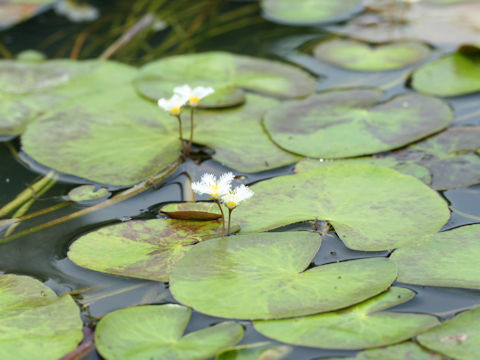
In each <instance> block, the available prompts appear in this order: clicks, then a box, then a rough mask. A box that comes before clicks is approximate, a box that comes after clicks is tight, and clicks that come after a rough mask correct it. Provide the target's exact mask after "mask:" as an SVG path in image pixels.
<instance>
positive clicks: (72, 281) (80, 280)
mask: <svg viewBox="0 0 480 360" xmlns="http://www.w3.org/2000/svg"><path fill="white" fill-rule="evenodd" d="M91 3H92V4H93V5H95V6H97V7H98V8H99V9H100V13H101V14H102V17H101V18H100V19H103V20H102V21H100V22H99V25H90V24H89V23H79V24H75V23H71V22H69V21H68V20H67V19H65V18H63V17H61V16H58V15H56V14H55V13H54V11H47V12H45V13H43V14H41V15H39V16H37V17H35V18H33V19H31V20H29V21H27V22H24V23H22V24H19V25H17V26H15V27H13V28H11V29H8V30H5V31H3V32H2V33H0V42H1V43H2V44H3V45H4V46H5V48H7V49H8V51H9V52H11V53H12V54H17V53H19V52H21V51H23V50H26V49H35V50H39V51H41V52H44V53H45V54H46V55H47V56H48V57H49V58H50V57H68V56H69V53H70V50H71V48H72V44H74V43H75V39H78V38H77V37H78V35H79V34H81V33H82V31H85V29H90V30H89V31H91V33H90V34H89V35H88V38H87V39H88V40H87V42H86V43H85V45H84V47H83V50H82V51H81V52H80V58H82V59H83V58H95V57H96V56H98V55H99V54H101V53H102V52H103V50H104V49H105V48H106V47H107V46H109V45H110V44H111V43H112V42H113V41H114V40H115V38H117V37H118V36H119V35H121V33H122V32H124V31H125V29H126V28H128V26H126V25H125V24H130V26H131V25H133V23H134V22H135V20H138V19H139V18H140V16H141V15H142V14H141V10H142V6H141V5H140V3H142V4H143V3H144V2H140V1H139V2H138V3H139V5H137V10H136V11H132V12H131V14H130V15H128V13H127V12H128V11H129V7H130V6H131V5H130V3H131V2H130V1H97V2H93V1H92V2H91ZM145 3H146V2H145ZM158 3H159V5H158V8H159V9H161V8H162V6H161V5H160V3H166V2H162V1H159V2H158ZM178 3H179V5H178V9H180V8H181V9H182V10H181V11H180V10H177V12H178V14H177V16H178V17H177V18H175V17H173V15H171V14H169V15H168V16H169V19H174V20H175V21H178V22H177V23H172V28H167V29H166V30H163V31H159V32H158V33H156V34H153V35H151V36H150V38H149V39H147V40H146V39H143V38H142V37H141V36H140V37H139V38H138V39H135V40H133V41H132V42H131V43H130V44H128V45H127V46H126V47H125V48H124V49H122V50H120V51H119V52H118V53H117V54H116V55H115V56H114V59H115V60H118V61H121V62H125V63H128V64H131V65H141V64H143V63H145V62H147V61H149V60H151V59H153V58H157V57H160V56H165V55H171V54H181V53H188V52H202V51H211V50H222V51H231V52H235V53H240V54H248V55H252V56H258V57H266V58H271V59H281V60H283V61H288V62H291V63H293V64H297V65H299V66H302V67H304V68H305V69H307V70H308V71H309V72H310V73H312V74H314V75H315V76H317V89H318V90H326V89H332V88H336V87H353V86H378V87H381V88H382V89H383V90H385V93H384V94H383V95H382V99H388V98H390V97H392V96H395V95H399V94H402V93H408V92H411V91H412V90H411V89H410V88H409V87H408V84H407V83H406V81H405V80H406V78H407V76H408V74H410V73H411V71H412V70H413V69H414V68H416V67H417V66H418V64H415V65H412V66H410V67H407V68H403V69H401V70H393V71H387V72H356V71H350V70H344V69H340V68H338V67H335V66H333V65H328V64H327V63H324V62H320V61H318V60H316V59H315V58H314V57H313V56H312V54H311V49H312V46H313V44H315V43H316V42H318V41H319V40H320V39H323V38H326V37H327V36H328V33H327V30H326V29H325V28H324V27H310V26H295V27H293V26H287V25H278V24H275V23H272V22H269V21H267V20H265V19H263V18H262V17H261V16H260V12H259V9H258V4H257V3H256V2H252V1H214V0H211V1H210V5H209V6H211V8H212V9H211V11H212V12H213V13H214V15H211V14H209V13H208V11H207V9H206V8H205V7H204V6H203V5H200V3H202V4H203V3H206V2H203V1H200V2H198V4H197V5H194V4H192V3H193V2H187V1H179V2H178ZM207 3H208V2H207ZM164 6H167V5H164ZM195 6H197V7H198V8H197V9H195ZM144 7H148V6H146V5H144ZM174 10H175V9H174ZM171 11H173V10H171ZM158 13H159V14H161V11H160V10H159V11H158ZM203 13H205V17H206V18H205V19H206V20H205V19H203V18H200V20H199V21H200V22H201V21H204V22H205V24H201V25H199V29H193V30H191V31H192V32H191V33H190V34H185V37H184V38H182V37H181V35H178V33H177V38H175V37H172V35H171V34H172V33H175V32H177V31H180V30H178V28H177V27H180V28H184V29H187V30H188V28H187V27H186V26H185V22H186V21H187V19H190V20H191V19H192V14H203ZM182 14H185V15H184V17H185V18H183V19H182ZM214 17H217V18H218V19H220V20H218V21H215V20H212V18H214ZM194 18H196V17H194ZM174 20H171V21H172V22H173V21H174ZM91 24H97V23H96V22H95V23H91ZM89 27H90V28H89ZM105 29H108V31H105ZM452 49H454V46H451V45H442V46H438V47H437V48H435V49H434V50H433V54H432V55H431V57H430V58H429V59H428V61H430V60H432V59H433V58H438V57H440V56H441V55H443V54H445V53H447V52H450V51H452ZM426 61H427V60H425V61H424V62H426ZM446 101H447V102H448V103H449V104H450V105H451V106H452V107H453V109H454V111H455V116H456V121H455V122H454V123H453V124H452V126H464V125H474V126H480V94H479V93H477V94H472V95H465V96H458V97H454V98H448V99H447V100H446ZM6 139H7V138H5V140H6ZM208 153H209V151H208V150H205V151H203V153H202V154H198V155H196V156H197V159H202V161H192V160H187V161H186V162H185V163H183V164H182V165H181V166H180V167H179V168H178V169H177V170H176V171H175V173H174V174H173V175H171V176H170V177H169V178H168V179H166V180H165V181H164V182H162V183H161V184H160V185H159V186H157V187H155V188H152V189H149V190H147V191H145V192H143V193H142V194H140V195H138V196H135V197H133V198H130V199H128V200H126V201H123V202H120V203H118V204H115V205H113V206H110V207H106V208H104V209H101V210H98V211H96V212H93V213H90V214H88V215H85V216H82V217H78V218H75V219H73V220H70V221H67V222H64V223H62V224H59V225H56V226H52V227H49V228H47V229H44V230H41V231H37V232H34V233H32V234H29V235H25V236H22V237H20V238H18V239H15V240H13V241H10V242H7V243H3V244H0V271H1V272H2V273H13V274H25V275H29V276H32V277H35V278H37V279H39V280H41V281H43V282H44V283H45V284H46V285H47V286H49V287H50V288H52V289H53V290H54V291H55V292H56V293H57V294H65V293H68V292H72V293H73V294H75V297H76V300H77V301H78V303H79V304H81V305H82V317H83V320H84V322H85V323H86V324H89V325H94V324H95V323H96V322H97V321H98V319H99V318H100V317H102V316H103V315H105V314H107V313H109V312H112V311H113V310H116V309H120V308H124V307H127V306H130V305H137V304H147V303H155V304H163V303H174V302H175V299H174V298H173V297H172V295H171V294H170V292H169V289H168V285H167V284H164V283H159V282H153V281H145V280H137V279H132V278H127V277H120V276H113V275H108V274H103V273H100V272H95V271H90V270H87V269H84V268H81V267H78V266H77V265H75V264H74V263H72V262H71V261H70V260H69V259H68V258H67V257H66V253H67V250H68V248H69V246H70V244H71V243H72V242H73V241H74V240H75V239H77V238H78V237H79V236H81V235H82V234H85V233H87V232H89V231H91V230H93V229H97V228H99V227H102V226H105V225H107V224H115V223H120V222H125V221H128V220H130V219H150V218H155V217H158V216H159V215H158V210H159V209H160V208H161V207H162V206H163V205H164V204H167V203H170V202H180V201H185V200H190V196H191V195H190V192H189V177H188V176H187V175H186V174H189V176H190V177H191V178H193V179H199V177H200V176H201V174H203V173H204V172H207V171H210V172H214V173H215V174H221V173H222V172H224V171H226V170H228V168H226V167H225V166H223V165H221V164H219V163H218V162H216V161H214V160H212V159H208ZM293 169H294V164H292V165H288V166H284V167H281V168H278V169H274V170H268V171H265V172H260V173H254V174H249V173H242V172H238V171H235V174H236V175H238V176H240V177H241V182H242V183H245V184H253V183H256V182H259V181H262V180H265V179H269V178H272V177H276V176H280V175H286V174H292V173H293V172H294V171H293ZM46 172H48V169H47V168H46V167H44V166H42V165H40V164H38V163H36V162H35V161H34V160H33V159H31V158H29V157H28V155H26V154H24V153H23V152H22V150H21V148H20V142H19V140H18V139H17V138H15V139H12V140H10V141H8V142H5V143H4V144H2V145H0V184H1V189H2V191H1V192H0V204H5V203H7V202H8V201H10V200H11V199H12V198H13V197H14V196H15V195H16V194H18V193H20V192H21V191H23V190H24V189H25V188H26V187H27V186H28V185H29V184H32V183H33V182H34V181H35V180H37V179H38V177H39V174H45V173H46ZM79 183H80V184H81V183H89V182H85V181H84V180H82V179H80V178H76V177H73V176H69V175H60V179H59V181H58V182H57V183H56V185H55V186H54V187H52V188H51V189H50V190H49V191H48V192H47V193H46V194H44V195H43V196H42V198H41V199H39V200H37V201H36V202H35V203H34V205H33V206H32V207H31V209H30V211H29V212H30V213H31V212H34V211H37V210H40V209H44V208H48V207H50V206H53V205H55V204H60V203H63V202H64V201H65V196H66V194H67V193H68V191H69V190H71V189H72V188H74V187H75V186H77V184H79ZM110 190H111V191H118V190H119V189H118V188H115V187H111V188H110ZM440 194H441V195H442V196H443V197H444V198H445V200H446V201H447V202H448V204H449V207H450V209H451V211H452V214H451V218H450V220H449V221H448V223H447V224H446V225H445V226H444V229H443V230H446V229H453V228H456V227H459V226H461V225H465V224H475V223H480V185H473V186H470V187H466V188H458V189H452V190H446V191H441V192H440ZM88 205H91V204H88ZM88 205H82V204H70V205H68V206H66V207H63V208H61V209H59V210H57V211H55V212H52V213H49V214H46V215H43V216H39V217H36V218H34V219H31V220H28V221H25V222H22V224H21V225H20V226H19V227H18V228H17V229H16V231H15V233H19V232H21V231H23V230H26V229H31V228H32V227H35V226H36V225H40V224H44V223H46V222H48V221H51V220H54V219H57V218H60V217H62V216H66V215H68V214H72V213H75V212H77V211H79V210H81V209H83V208H85V207H86V206H88ZM320 220H322V219H320ZM399 221H402V219H399ZM3 230H5V229H3ZM293 230H307V231H312V230H313V222H302V223H297V224H294V225H289V226H286V227H284V228H280V229H276V230H275V231H293ZM378 256H389V252H386V251H381V252H365V251H354V250H350V249H348V248H346V247H345V245H343V243H342V241H341V240H340V239H339V238H338V237H337V236H336V234H334V233H327V234H324V236H323V243H322V246H321V249H320V251H319V253H318V254H317V255H316V256H315V258H314V260H313V263H314V264H315V265H320V264H327V263H333V262H337V261H342V260H347V259H360V258H368V257H378ZM396 285H400V286H402V287H406V288H409V289H412V290H414V291H415V292H416V296H415V297H414V298H413V299H412V300H411V301H409V302H406V303H404V304H402V305H399V306H397V307H395V308H393V309H392V311H397V312H409V313H410V312H413V313H427V314H434V315H437V316H439V317H440V318H441V319H445V318H449V317H451V316H453V315H455V314H456V313H457V312H458V311H460V310H464V309H468V308H471V307H474V306H477V305H480V291H479V290H467V289H455V288H441V287H429V286H414V285H408V284H401V283H396ZM220 321H221V319H220V318H215V317H210V316H207V315H203V314H201V313H198V312H193V315H192V318H191V321H190V323H189V325H188V327H187V332H191V331H195V330H197V329H202V328H205V327H208V326H210V325H212V324H214V323H217V322H220ZM241 323H242V324H243V325H244V326H245V327H246V333H245V336H244V338H243V340H242V341H241V344H249V343H253V342H259V341H265V340H268V339H267V338H266V337H264V336H263V335H261V334H260V333H258V332H257V331H256V330H255V329H254V328H253V326H252V325H251V324H250V323H249V322H247V321H242V322H241ZM355 353H356V352H355V351H346V350H345V351H343V350H338V351H333V350H320V349H313V348H308V347H301V346H295V347H293V352H292V353H290V354H289V355H288V356H287V357H286V358H287V359H292V360H294V359H295V360H303V359H305V360H307V359H308V360H310V359H321V358H326V357H329V356H353V355H354V354H355ZM84 359H89V360H93V359H100V357H99V355H98V354H97V353H96V352H92V353H90V354H89V355H87V356H85V357H84Z"/></svg>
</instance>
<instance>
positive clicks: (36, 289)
mask: <svg viewBox="0 0 480 360" xmlns="http://www.w3.org/2000/svg"><path fill="white" fill-rule="evenodd" d="M82 337H83V334H82V320H81V319H80V311H79V309H78V307H77V305H76V304H75V302H74V301H73V299H72V298H71V297H70V296H69V295H64V296H61V297H57V295H56V294H55V293H54V292H53V291H52V290H51V289H50V288H48V287H47V286H45V285H43V284H42V283H41V282H40V281H38V280H35V279H33V278H31V277H28V276H20V275H10V274H8V275H0V358H1V359H19V360H22V359H25V360H27V359H28V360H30V359H32V358H33V357H34V358H35V359H39V360H50V359H51V360H56V359H58V358H60V357H61V356H63V355H65V354H66V353H68V352H69V351H71V350H73V349H74V348H75V347H76V346H77V344H78V343H79V342H80V340H82Z"/></svg>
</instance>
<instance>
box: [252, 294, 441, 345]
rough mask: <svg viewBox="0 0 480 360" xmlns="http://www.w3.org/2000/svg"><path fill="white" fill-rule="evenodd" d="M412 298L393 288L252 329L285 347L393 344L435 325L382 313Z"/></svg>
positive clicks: (427, 318) (420, 318)
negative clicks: (336, 308) (360, 300)
mask: <svg viewBox="0 0 480 360" xmlns="http://www.w3.org/2000/svg"><path fill="white" fill-rule="evenodd" d="M414 296H415V293H414V292H413V291H411V290H408V289H404V288H398V287H393V288H391V289H390V290H388V291H387V292H385V293H383V294H380V295H378V296H376V297H374V298H372V299H370V300H367V301H365V302H363V303H361V304H358V305H355V306H352V307H350V308H347V309H344V310H340V311H336V312H329V313H325V314H318V315H312V316H306V317H302V318H293V319H282V320H272V321H255V322H254V325H255V329H257V331H259V332H260V333H262V334H263V335H265V336H268V337H270V338H273V339H275V340H278V341H282V342H286V343H287V344H294V345H302V346H311V347H318V348H327V349H365V348H373V347H379V346H385V345H390V344H395V343H398V342H401V341H403V340H406V339H409V338H411V337H413V336H415V335H417V334H418V333H422V332H424V331H426V330H428V329H430V328H432V327H434V326H436V325H438V324H439V321H438V320H437V318H436V317H435V316H432V315H423V314H407V313H394V312H388V311H382V310H385V309H388V308H390V307H393V306H396V305H399V304H402V303H404V302H406V301H408V300H410V299H411V298H413V297H414Z"/></svg>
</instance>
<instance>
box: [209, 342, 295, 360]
mask: <svg viewBox="0 0 480 360" xmlns="http://www.w3.org/2000/svg"><path fill="white" fill-rule="evenodd" d="M291 351H292V348H291V347H290V346H286V345H278V344H277V345H276V344H274V343H271V342H268V341H266V342H262V343H255V344H248V345H240V346H236V347H234V348H231V349H227V350H224V351H222V352H221V353H220V354H218V355H217V356H216V357H215V360H282V359H284V358H285V357H286V356H288V354H290V352H291Z"/></svg>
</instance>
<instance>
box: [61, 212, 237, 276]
mask: <svg viewBox="0 0 480 360" xmlns="http://www.w3.org/2000/svg"><path fill="white" fill-rule="evenodd" d="M235 231H238V227H237V226H234V227H233V232H235ZM221 234H222V225H221V222H219V221H182V220H174V219H153V220H146V221H144V220H135V221H127V222H124V223H121V224H116V225H112V226H107V227H103V228H101V229H99V230H96V231H93V232H90V233H88V234H86V235H83V236H81V237H80V238H79V239H78V240H77V241H75V242H74V243H73V244H72V245H71V246H70V251H69V252H68V257H69V258H70V260H72V261H73V262H74V263H76V264H77V265H79V266H82V267H86V268H88V269H91V270H96V271H101V272H106V273H109V274H116V275H123V276H131V277H136V278H141V279H149V280H156V281H168V276H169V274H170V272H171V270H172V268H173V267H174V266H175V264H176V263H177V262H178V261H179V260H180V259H181V258H182V257H183V256H184V255H185V253H187V252H188V251H189V250H190V249H191V248H192V246H191V245H193V244H195V243H197V242H199V241H203V240H206V239H210V238H214V237H218V236H221Z"/></svg>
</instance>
